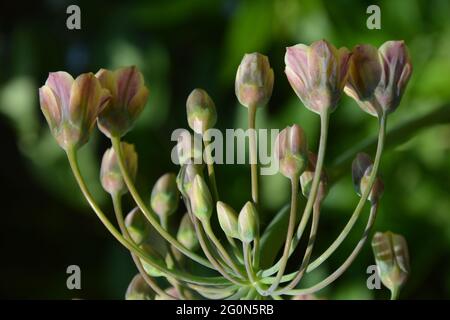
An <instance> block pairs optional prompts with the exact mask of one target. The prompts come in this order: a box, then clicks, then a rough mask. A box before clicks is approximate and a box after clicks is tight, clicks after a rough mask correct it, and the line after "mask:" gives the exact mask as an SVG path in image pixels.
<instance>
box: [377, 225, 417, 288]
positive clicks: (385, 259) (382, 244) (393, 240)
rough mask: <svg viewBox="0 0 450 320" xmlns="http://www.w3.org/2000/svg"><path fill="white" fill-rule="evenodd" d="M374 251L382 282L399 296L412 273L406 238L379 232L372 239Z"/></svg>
mask: <svg viewBox="0 0 450 320" xmlns="http://www.w3.org/2000/svg"><path fill="white" fill-rule="evenodd" d="M372 249H373V253H374V256H375V261H376V263H377V269H378V275H379V277H380V279H381V281H382V282H383V284H384V285H385V286H386V287H387V288H388V289H389V290H391V292H395V293H397V294H398V291H399V290H400V288H401V287H402V286H403V285H404V284H405V282H406V280H407V279H408V274H409V272H410V265H409V253H408V245H407V243H406V240H405V238H404V237H403V236H401V235H398V234H395V233H392V232H390V231H388V232H384V233H381V232H377V233H375V235H374V236H373V239H372Z"/></svg>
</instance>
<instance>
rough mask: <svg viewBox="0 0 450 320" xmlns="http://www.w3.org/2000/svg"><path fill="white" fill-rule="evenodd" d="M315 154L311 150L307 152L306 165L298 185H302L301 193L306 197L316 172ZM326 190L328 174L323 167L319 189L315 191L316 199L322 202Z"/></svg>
mask: <svg viewBox="0 0 450 320" xmlns="http://www.w3.org/2000/svg"><path fill="white" fill-rule="evenodd" d="M316 163H317V156H316V154H314V153H312V152H311V151H309V152H308V166H307V167H306V169H305V171H304V172H303V173H302V175H301V176H300V185H301V187H302V193H303V195H304V196H305V197H306V198H308V197H309V193H310V192H311V187H312V182H313V180H314V173H315V172H316ZM327 192H328V176H327V174H326V172H325V170H324V169H322V172H321V175H320V181H319V189H318V191H317V197H316V201H319V202H322V200H323V199H324V198H325V196H326V194H327Z"/></svg>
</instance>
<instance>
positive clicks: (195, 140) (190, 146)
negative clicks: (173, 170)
mask: <svg viewBox="0 0 450 320" xmlns="http://www.w3.org/2000/svg"><path fill="white" fill-rule="evenodd" d="M202 143H203V142H202V138H201V137H199V136H198V135H196V136H195V137H194V136H193V135H192V134H191V133H190V132H189V131H188V130H184V131H183V132H181V133H180V135H179V136H178V141H177V160H178V163H179V164H180V165H183V164H186V163H188V162H192V163H195V164H201V163H202V161H203V150H202Z"/></svg>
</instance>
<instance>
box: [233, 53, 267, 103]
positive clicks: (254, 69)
mask: <svg viewBox="0 0 450 320" xmlns="http://www.w3.org/2000/svg"><path fill="white" fill-rule="evenodd" d="M273 78H274V76H273V70H272V68H271V67H270V63H269V59H268V58H267V57H266V56H265V55H262V54H260V53H257V52H255V53H250V54H246V55H244V58H243V59H242V61H241V64H240V65H239V68H238V71H237V73H236V81H235V92H236V96H237V98H238V100H239V102H240V104H242V105H243V106H245V107H247V108H248V107H249V106H257V107H258V106H264V105H266V104H267V102H269V100H270V97H271V96H272V90H273Z"/></svg>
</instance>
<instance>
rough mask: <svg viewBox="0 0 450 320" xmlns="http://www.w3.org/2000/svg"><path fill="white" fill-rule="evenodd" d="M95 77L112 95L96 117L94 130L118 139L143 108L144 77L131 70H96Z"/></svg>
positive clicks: (144, 93)
mask: <svg viewBox="0 0 450 320" xmlns="http://www.w3.org/2000/svg"><path fill="white" fill-rule="evenodd" d="M95 76H96V77H97V78H98V79H99V80H100V82H101V84H102V86H103V88H106V89H108V90H109V91H110V92H111V95H112V98H111V101H110V102H109V104H108V106H107V107H106V108H105V109H104V110H103V111H102V112H101V113H100V115H99V117H98V127H99V128H100V130H101V131H102V132H103V133H104V134H105V135H106V136H107V137H109V138H111V137H122V136H124V135H125V134H126V133H127V132H128V131H129V130H130V129H131V127H132V126H133V124H134V122H135V121H136V119H137V118H138V116H139V115H140V114H141V112H142V110H143V109H144V107H145V105H146V104H147V99H148V93H149V92H148V89H147V87H146V86H145V84H144V77H143V75H142V73H141V72H139V70H138V69H137V68H136V67H135V66H132V67H125V68H120V69H117V70H115V71H110V70H106V69H100V70H99V71H98V72H97V74H96V75H95Z"/></svg>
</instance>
